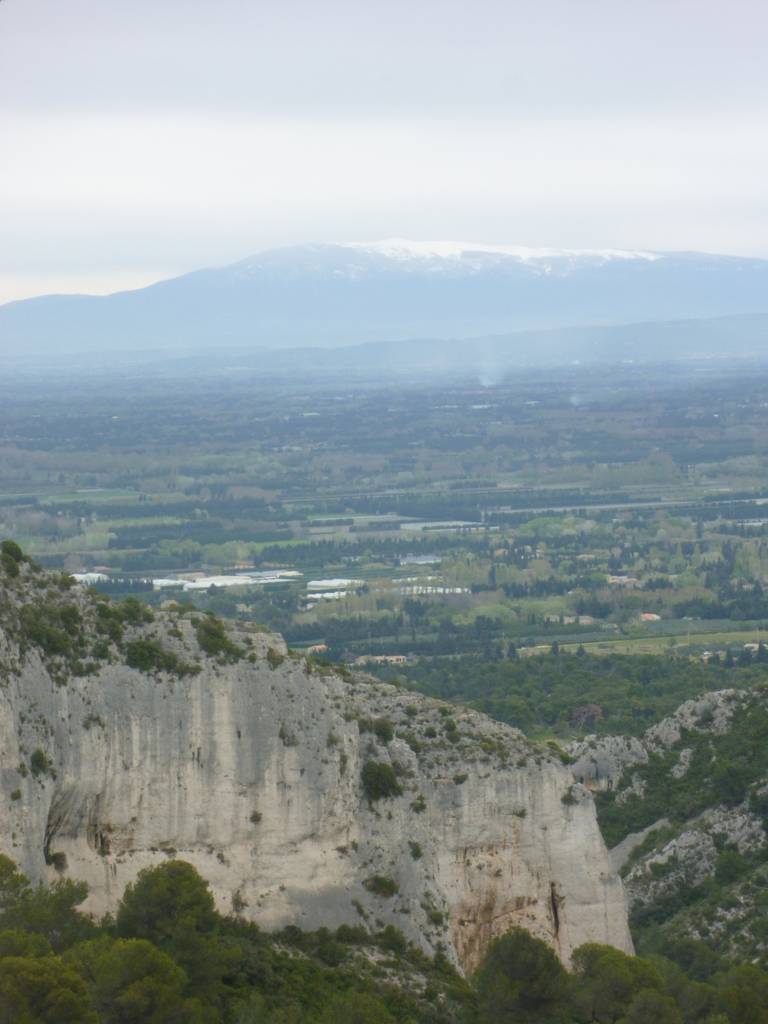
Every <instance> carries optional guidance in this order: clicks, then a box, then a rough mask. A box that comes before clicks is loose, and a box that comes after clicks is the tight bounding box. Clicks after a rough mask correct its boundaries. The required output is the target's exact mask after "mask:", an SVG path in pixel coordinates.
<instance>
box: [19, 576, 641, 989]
mask: <svg viewBox="0 0 768 1024" xmlns="http://www.w3.org/2000/svg"><path fill="white" fill-rule="evenodd" d="M0 579H1V577H0ZM4 586H5V589H4V593H3V594H2V605H3V607H2V609H0V621H1V622H2V633H1V634H0V665H1V666H2V667H0V682H1V683H2V687H1V688H0V752H1V754H0V757H1V759H0V846H1V847H2V851H3V852H4V853H6V854H8V855H9V856H11V857H12V858H13V859H14V860H15V861H16V862H17V863H18V864H19V866H20V867H21V868H22V870H23V871H24V872H26V873H27V874H28V875H30V876H31V877H32V878H35V879H52V878H55V877H58V876H60V875H61V876H64V877H72V878H76V879H82V880H84V881H86V882H87V883H88V886H89V890H90V895H89V897H88V900H87V903H86V909H87V910H89V911H90V912H92V913H94V914H96V915H101V914H104V913H105V912H108V911H113V910H114V909H115V906H116V904H117V902H118V900H119V898H120V895H121V893H122V891H123V889H124V887H125V886H126V884H128V883H129V882H131V881H132V880H133V879H134V878H135V877H136V875H137V873H138V871H140V870H141V869H142V868H144V867H147V866H149V865H153V864H157V863H158V862H161V861H162V860H163V859H164V858H166V857H180V858H183V859H184V860H187V861H189V862H191V863H192V864H194V865H195V867H196V868H197V869H198V870H199V871H200V873H201V874H202V875H203V876H204V877H205V878H206V879H207V881H208V882H209V883H210V885H211V887H212V890H213V892H214V894H215V897H216V900H217V903H218V905H219V907H220V908H221V909H222V910H223V911H225V912H232V913H235V914H238V915H242V916H243V917H245V918H248V919H251V920H254V921H256V922H258V923H259V924H260V925H261V926H262V927H264V928H267V929H273V928H278V927H280V926H283V925H286V924H296V925H299V926H300V927H304V928H315V927H318V926H320V925H325V926H328V927H335V926H337V925H339V924H342V923H345V922H346V923H355V924H364V925H366V926H368V927H369V928H370V929H371V930H376V929H379V928H380V927H382V926H383V925H387V924H392V925H395V926H396V927H397V928H399V929H400V930H402V931H403V932H404V933H405V935H406V936H407V937H408V938H409V939H411V940H413V941H415V942H417V943H418V944H419V945H421V946H422V947H423V948H424V949H425V950H426V951H428V952H434V951H436V950H438V949H444V950H445V952H446V954H447V955H448V956H449V957H450V958H451V959H452V960H453V961H454V962H456V963H458V964H460V965H461V966H463V967H464V969H466V970H471V969H472V968H474V967H475V966H476V964H477V963H478V961H479V959H480V957H481V956H482V954H483V951H484V950H485V948H486V947H487V945H488V943H489V942H490V941H491V939H493V938H494V937H495V936H497V935H499V934H501V933H503V932H505V931H506V930H507V929H509V928H511V927H513V926H516V925H520V926H523V927H525V928H528V929H529V930H530V931H531V932H533V933H534V934H536V935H537V936H539V937H541V938H543V939H545V940H547V941H548V942H549V943H551V945H552V946H553V947H554V948H555V949H556V950H557V952H558V953H559V955H560V956H561V957H562V958H563V960H564V961H566V962H567V961H568V959H569V957H570V955H571V953H572V951H573V949H574V948H575V947H577V946H578V945H580V944H581V943H583V942H603V943H610V944H612V945H615V946H617V947H619V948H621V949H625V950H629V949H631V939H630V935H629V931H628V928H627V919H626V910H625V902H624V893H623V888H622V884H621V882H620V880H619V879H618V877H617V876H616V875H615V874H614V872H613V871H612V869H611V866H610V863H609V860H608V856H607V852H606V849H605V846H604V844H603V841H602V838H601V835H600V831H599V829H598V826H597V821H596V818H595V811H594V806H593V803H592V798H591V796H590V794H589V792H588V791H587V789H586V788H585V787H583V786H580V785H578V784H574V783H573V779H572V777H571V775H570V772H569V771H568V769H567V768H565V767H564V766H563V765H562V763H561V762H560V760H559V758H557V757H556V756H553V754H552V753H551V752H547V751H545V750H542V749H540V748H537V747H535V746H533V745H532V744H530V743H529V742H528V741H527V740H526V739H525V738H524V737H523V736H522V734H520V733H519V732H517V731H516V730H514V729H511V728H508V727H506V726H503V725H501V724H498V723H495V722H493V721H491V720H490V719H487V718H485V717H484V716H482V715H479V714H476V713H474V712H470V711H466V710H459V709H457V708H453V707H451V706H449V705H445V704H442V703H441V702H438V701H434V700H430V699H427V698H423V697H421V696H419V695H416V694H413V693H409V692H406V691H402V690H399V689H396V688H395V687H393V686H391V685H386V684H383V683H380V682H378V681H375V680H373V679H371V678H368V677H365V676H359V675H356V676H352V675H347V674H346V673H343V674H339V673H337V672H335V671H333V670H332V669H330V668H327V667H325V666H317V665H316V664H315V663H313V662H312V660H311V659H310V660H306V659H303V658H295V657H291V656H288V655H287V652H286V650H285V646H284V644H283V642H282V640H281V639H280V638H279V637H277V636H274V635H270V634H266V633H263V632H256V631H253V630H249V629H248V628H246V627H242V628H239V629H236V628H235V627H233V628H232V629H231V630H229V631H228V632H227V633H226V636H225V641H226V643H225V644H224V645H223V646H222V645H221V644H219V649H216V647H215V645H213V647H212V646H211V644H210V643H207V644H206V645H204V648H205V647H207V648H208V650H209V652H210V651H211V650H213V651H214V653H213V654H211V653H206V650H205V649H201V646H200V645H201V637H202V636H203V634H202V633H201V620H200V619H199V618H197V619H196V617H195V616H194V615H193V616H192V617H191V618H190V616H189V613H188V612H187V613H182V612H178V611H173V610H170V611H167V612H163V613H160V614H159V615H157V616H156V617H155V619H154V621H152V622H136V621H135V620H136V615H135V609H134V610H132V612H131V615H129V616H128V617H127V620H126V621H125V622H124V623H123V624H122V625H121V626H120V628H119V629H117V628H115V627H114V624H112V625H110V623H112V619H110V618H109V617H108V616H107V615H106V613H104V614H103V615H102V614H101V612H103V609H101V610H100V609H99V608H98V607H97V604H98V602H97V601H96V599H95V598H92V597H91V596H89V595H86V594H85V593H84V592H82V591H80V590H79V589H75V590H72V591H68V590H66V586H65V585H64V584H62V586H64V590H61V589H60V588H59V585H58V584H53V583H50V582H47V581H46V580H45V579H42V580H41V579H40V577H39V575H36V574H34V573H32V571H31V570H28V569H25V570H24V572H23V573H22V578H21V579H20V580H17V581H6V582H5V584H4ZM51 602H54V603H55V602H58V603H59V605H60V606H62V607H63V606H64V604H65V605H66V607H68V608H70V609H71V608H73V607H74V608H75V613H73V612H71V611H70V612H68V613H67V614H68V616H69V619H70V620H71V622H72V626H71V630H72V633H71V635H72V636H73V637H74V638H75V640H73V643H74V645H75V649H74V653H73V651H72V650H65V651H64V653H63V654H58V653H54V654H51V653H50V647H51V644H52V642H47V641H46V634H45V633H44V632H43V633H41V632H40V629H39V628H37V627H35V629H32V628H31V627H30V625H29V624H30V622H32V623H33V625H34V624H35V623H36V622H37V623H38V625H39V615H38V617H37V619H36V618H35V616H34V615H32V614H25V613H23V612H22V609H23V607H25V606H27V607H29V606H34V607H37V608H38V609H39V608H46V607H50V605H51ZM65 618H66V616H65ZM53 619H54V620H55V621H57V622H58V621H60V619H61V616H59V617H58V618H57V617H56V616H54V617H53ZM46 621H48V620H46ZM202 621H203V625H204V624H205V620H202ZM105 622H106V623H107V626H108V628H107V629H106V630H105V628H104V623H105ZM118 633H119V634H120V635H118ZM41 637H42V639H41ZM75 641H76V642H75ZM147 645H149V646H147ZM53 646H54V648H55V647H56V644H53ZM60 646H61V645H60ZM63 646H64V647H65V648H66V644H64V645H63ZM46 648H48V650H47V651H46ZM126 651H128V652H130V656H129V660H131V659H132V660H133V661H134V662H141V661H143V662H146V663H148V664H149V663H152V664H151V666H150V669H149V670H146V668H145V670H140V669H139V668H132V667H129V665H128V664H126V653H125V652H126ZM84 652H85V653H84ZM365 765H368V766H369V768H368V776H369V779H368V785H367V787H366V786H365V785H364V782H363V775H364V773H363V768H364V766H365ZM371 766H373V767H371ZM373 783H375V785H374V784H373ZM377 786H378V788H377Z"/></svg>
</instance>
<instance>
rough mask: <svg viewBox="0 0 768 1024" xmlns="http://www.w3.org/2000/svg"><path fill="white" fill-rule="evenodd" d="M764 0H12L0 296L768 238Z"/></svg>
mask: <svg viewBox="0 0 768 1024" xmlns="http://www.w3.org/2000/svg"><path fill="white" fill-rule="evenodd" d="M766 39H768V3H767V2H766V0H463V2H457V0H349V2H347V0H325V2H320V0H204V2H203V0H0V301H5V300H7V299H11V298H15V297H21V296H26V295H30V294H37V293H40V292H46V291H73V290H78V289H79V290H87V291H90V290H93V291H106V290H114V289H116V288H119V287H128V286H133V285H136V284H140V283H144V282H146V281H149V280H154V279H157V278H159V277H163V276H168V275H170V274H173V273H178V272H182V271H184V270H189V269H194V268H197V267H200V266H205V265H210V264H217V263H225V262H228V261H231V260H235V259H239V258H241V257H244V256H247V255H248V254H250V253H252V252H255V251H258V250H259V249H262V248H266V247H269V246H273V245H283V244H290V243H293V242H301V241H324V240H331V241H332V240H355V239H357V240H363V239H373V238H382V237H391V236H401V237H411V238H422V239H424V238H459V239H461V238H469V239H473V240H478V239H480V240H485V241H496V242H502V241H505V242H512V243H517V244H521V245H534V246H535V245H548V246H573V247H582V248H588V247H602V246H614V247H627V248H638V247H644V248H659V249H706V250H709V251H715V252H728V253H739V254H745V255H759V256H766V257H768V230H766V228H768V61H767V60H766V57H765V48H766Z"/></svg>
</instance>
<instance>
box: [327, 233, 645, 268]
mask: <svg viewBox="0 0 768 1024" xmlns="http://www.w3.org/2000/svg"><path fill="white" fill-rule="evenodd" d="M339 244H340V245H341V246H342V247H343V248H345V249H358V250H362V251H364V252H370V253H376V254H378V255H381V256H385V257H386V258H387V259H390V260H399V261H401V262H406V261H408V260H470V261H471V260H474V259H476V258H477V257H482V256H509V257H512V259H515V260H517V261H518V262H520V263H536V262H541V261H547V260H563V261H568V260H570V261H574V260H578V259H586V260H588V261H602V262H605V261H607V260H614V259H620V260H658V259H661V258H662V254H661V253H657V252H644V251H641V250H627V249H550V248H530V247H528V246H524V245H499V244H498V243H495V242H491V243H486V242H449V241H440V242H415V241H413V240H411V239H407V238H387V239H385V240H383V241H380V242H341V243H339Z"/></svg>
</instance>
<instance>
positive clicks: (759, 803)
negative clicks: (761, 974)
mask: <svg viewBox="0 0 768 1024" xmlns="http://www.w3.org/2000/svg"><path fill="white" fill-rule="evenodd" d="M755 683H756V685H754V686H753V687H752V688H745V689H741V690H735V689H727V690H719V691H716V692H713V693H707V694H703V695H702V696H700V697H698V698H696V699H695V700H688V701H686V702H685V703H683V704H682V705H681V706H680V707H679V708H678V709H677V711H675V712H674V714H672V715H670V716H668V717H667V718H664V719H662V721H660V722H658V723H656V724H655V725H653V726H652V727H651V728H650V729H648V730H647V731H646V732H645V733H644V735H643V736H642V737H640V738H626V737H621V736H619V737H615V736H606V737H596V736H591V737H587V738H586V739H584V740H581V741H578V742H576V743H573V744H570V745H569V747H568V750H569V753H570V754H571V756H573V757H574V758H575V761H574V763H573V766H572V770H573V772H574V776H575V778H576V779H580V780H583V781H584V782H585V784H587V785H589V786H590V788H592V789H594V790H596V791H598V792H599V794H600V795H599V797H598V804H599V806H600V808H601V815H602V816H603V824H604V826H605V828H606V835H608V836H609V838H610V837H613V840H614V842H615V845H614V846H613V848H612V849H611V851H610V853H611V862H612V864H613V867H614V869H615V870H617V871H619V872H620V873H621V874H622V875H623V877H624V882H625V885H626V890H627V896H628V899H629V903H630V909H631V913H632V920H633V929H634V931H635V934H636V936H637V937H638V939H639V942H640V944H641V949H642V945H643V943H644V941H645V934H646V931H645V930H646V928H648V929H650V930H651V932H652V934H653V943H654V949H656V950H658V949H659V943H660V942H661V943H662V944H666V945H665V946H663V948H665V949H667V950H670V951H671V950H674V948H675V946H676V944H679V943H680V942H681V941H687V940H691V939H693V940H701V941H703V942H704V943H705V944H706V946H707V948H708V949H710V950H715V951H716V952H717V953H719V954H720V955H722V956H723V957H725V958H726V959H732V960H734V961H739V960H744V959H751V960H755V959H756V958H757V959H762V960H763V961H764V960H765V959H766V958H767V957H768V935H767V934H766V928H765V908H764V905H763V904H764V898H763V893H764V892H765V890H766V885H768V775H766V758H765V755H764V751H765V736H766V734H767V733H766V729H767V728H768V691H766V689H765V687H764V686H763V685H761V683H760V679H759V677H758V678H757V679H756V680H755ZM638 825H643V826H645V827H642V828H638ZM630 830H631V831H630Z"/></svg>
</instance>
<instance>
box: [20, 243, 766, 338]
mask: <svg viewBox="0 0 768 1024" xmlns="http://www.w3.org/2000/svg"><path fill="white" fill-rule="evenodd" d="M754 313H768V261H767V260H759V259H745V258H740V257H734V256H716V255H707V254H702V253H685V252H679V253H659V252H646V251H622V250H613V249H604V250H560V249H530V248H524V247H520V246H511V245H509V246H507V245H480V244H470V243H460V242H410V241H407V240H403V239H390V240H387V241H384V242H375V243H342V244H315V245H302V246H291V247H287V248H281V249H272V250H268V251H266V252H262V253H259V254H257V255H255V256H252V257H249V258H248V259H245V260H241V261H239V262H237V263H233V264H230V265H229V266H225V267H221V268H214V269H207V270H198V271H194V272H192V273H189V274H184V275H183V276H181V277H177V278H173V279H171V280H168V281H162V282H159V283H157V284H154V285H151V286H149V287H146V288H141V289H138V290H135V291H129V292H117V293H115V294H113V295H108V296H83V295H58V296H56V295H51V296H43V297H40V298H35V299H26V300H22V301H19V302H12V303H7V304H6V305H4V306H1V307H0V354H1V353H4V352H5V353H8V352H10V351H13V349H14V348H17V347H18V346H24V348H25V350H26V351H27V352H30V353H31V352H40V353H54V352H58V353H67V352H91V351H92V352H101V353H105V352H109V351H111V350H126V349H128V350H135V351H141V350H144V351H151V350H156V349H163V350H166V349H167V350H169V351H170V350H176V351H179V350H187V351H198V352H199V351H201V350H205V349H208V348H210V349H212V350H214V351H215V350H216V349H218V348H219V347H220V346H229V347H240V346H246V347H254V348H268V349H285V348H296V347H335V346H342V345H355V344H364V343H366V342H383V341H399V340H406V339H408V338H413V337H422V338H424V337H429V338H451V339H460V338H462V337H471V336H477V335H492V334H505V333H509V332H512V331H527V330H537V329H551V328H563V327H571V326H576V327H579V326H586V325H595V324H597V325H616V324H621V323H627V322H633V321H646V322H647V321H656V320H678V319H690V318H705V317H723V316H733V315H739V314H754Z"/></svg>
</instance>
